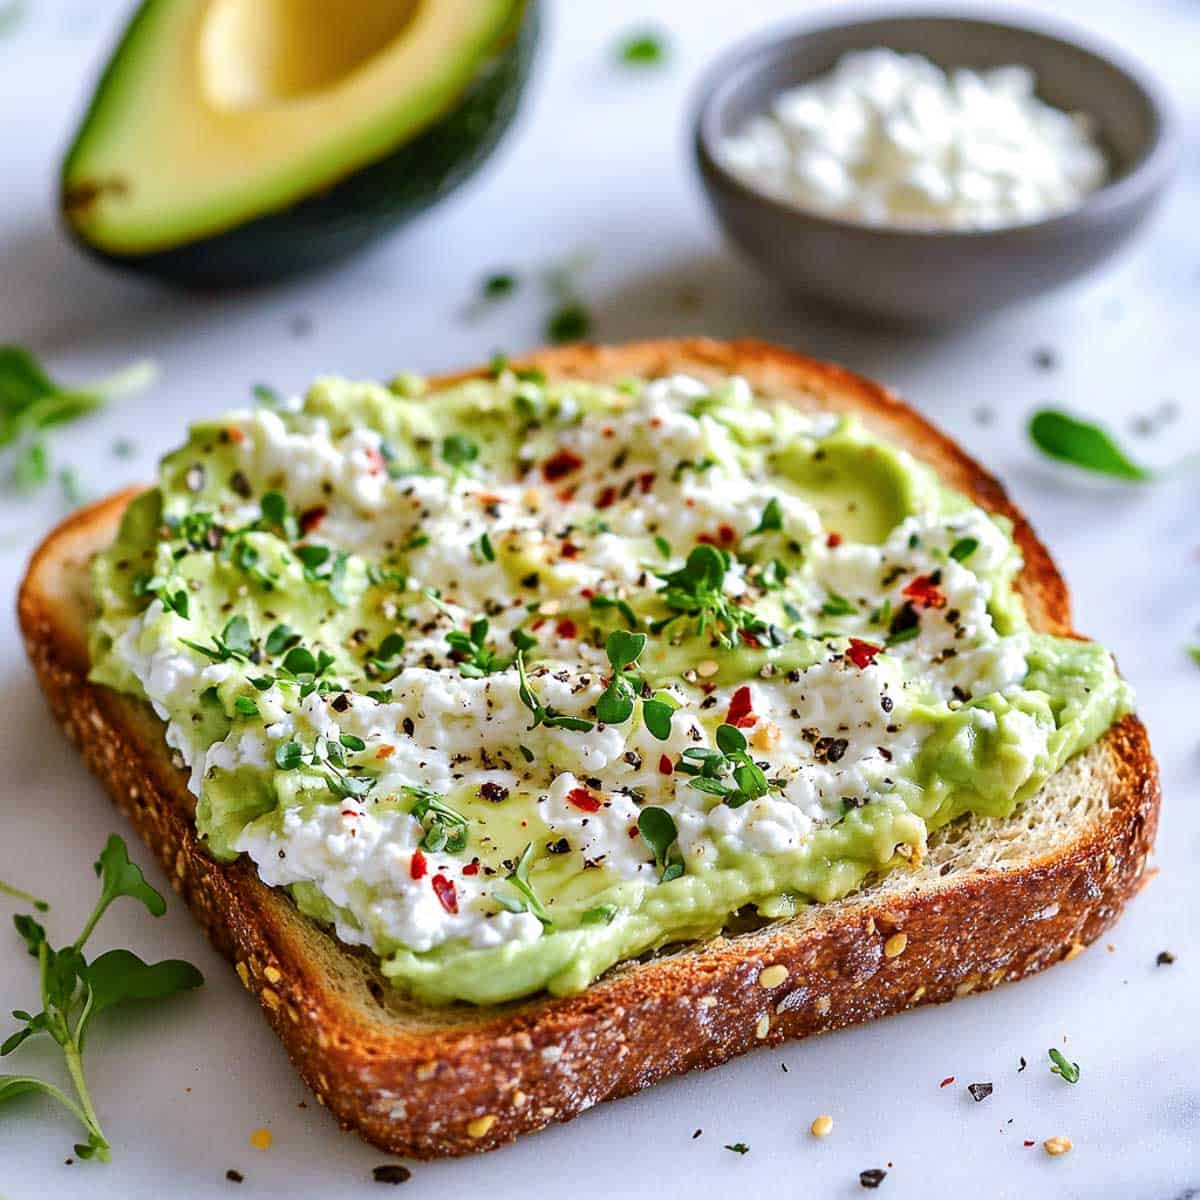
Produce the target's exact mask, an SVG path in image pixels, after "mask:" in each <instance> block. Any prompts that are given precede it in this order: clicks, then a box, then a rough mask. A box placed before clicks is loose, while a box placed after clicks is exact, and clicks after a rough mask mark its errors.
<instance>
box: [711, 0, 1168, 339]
mask: <svg viewBox="0 0 1200 1200" xmlns="http://www.w3.org/2000/svg"><path fill="white" fill-rule="evenodd" d="M874 46H886V47H889V48H890V49H893V50H897V51H901V52H916V53H919V54H923V55H925V56H926V57H927V58H930V59H932V60H933V61H934V62H936V63H938V64H939V65H941V66H945V67H954V66H965V67H974V68H986V67H993V66H1001V65H1004V64H1009V63H1021V64H1024V65H1026V66H1028V67H1030V68H1032V70H1033V71H1034V72H1035V74H1036V76H1037V80H1038V84H1037V90H1038V95H1039V96H1040V97H1041V98H1042V99H1043V100H1045V101H1046V102H1047V103H1049V104H1053V105H1055V106H1056V107H1058V108H1062V109H1066V110H1068V111H1074V110H1079V111H1083V112H1087V113H1090V114H1091V115H1092V116H1093V117H1094V118H1095V120H1096V122H1097V126H1098V131H1099V137H1100V141H1101V143H1102V145H1103V147H1104V150H1105V152H1106V153H1107V154H1108V156H1109V159H1110V161H1111V164H1112V176H1111V178H1110V180H1109V182H1108V183H1107V184H1105V186H1104V187H1102V188H1100V189H1099V190H1098V191H1096V192H1094V193H1092V195H1091V196H1089V197H1088V198H1087V199H1086V200H1085V201H1084V202H1083V204H1082V205H1081V206H1080V207H1079V208H1076V209H1072V210H1071V211H1070V212H1067V213H1064V214H1061V215H1058V216H1054V217H1050V218H1048V219H1046V220H1042V221H1037V222H1034V223H1031V224H1027V225H1020V226H1011V227H1007V228H1003V229H996V230H984V231H964V232H959V231H950V232H944V231H933V232H927V231H911V230H902V229H895V228H880V227H878V226H868V225H862V224H857V223H854V222H851V221H846V220H839V219H837V218H830V217H824V216H820V215H818V214H816V213H814V212H811V211H809V210H807V209H804V208H802V207H800V206H799V205H797V204H793V203H789V202H788V201H786V200H780V199H775V198H773V197H771V196H769V195H767V194H766V193H764V192H761V191H758V190H757V189H755V188H754V187H752V186H751V185H750V184H748V183H746V182H745V181H744V180H742V179H741V178H739V177H738V176H737V175H735V174H734V173H733V172H732V171H730V170H728V169H726V168H725V167H724V166H723V165H722V163H721V158H720V154H719V151H718V148H719V144H720V142H721V140H722V138H724V137H725V136H727V135H728V134H730V133H732V132H734V131H735V130H738V129H740V128H741V126H742V125H743V123H744V122H745V121H746V119H747V118H748V117H750V116H752V115H754V114H755V113H758V112H762V111H763V110H764V109H766V108H767V106H768V105H769V103H770V102H771V100H772V99H773V98H774V97H775V95H776V94H777V93H779V92H781V91H783V90H785V89H787V88H789V87H792V86H794V85H796V84H798V83H801V82H802V81H804V80H806V79H810V78H814V77H816V76H818V75H823V74H825V73H826V72H827V71H829V70H830V69H831V68H832V67H833V65H834V64H835V62H836V61H837V60H838V58H839V57H840V56H841V55H842V54H844V53H845V52H846V51H847V50H859V49H868V48H870V47H874ZM1174 142H1175V136H1174V121H1173V119H1172V117H1171V114H1170V109H1169V105H1168V104H1167V102H1166V100H1165V98H1164V96H1163V95H1162V93H1161V91H1160V89H1159V88H1158V87H1157V86H1156V84H1155V83H1154V82H1153V81H1152V80H1151V79H1149V78H1147V77H1146V75H1145V73H1144V72H1142V71H1140V70H1139V69H1138V68H1137V67H1135V66H1132V65H1131V64H1130V63H1128V62H1123V61H1118V59H1117V58H1116V57H1114V56H1113V55H1112V54H1111V53H1110V52H1109V51H1107V50H1105V51H1104V52H1103V53H1101V52H1099V51H1097V50H1094V49H1088V48H1086V47H1085V46H1083V45H1081V44H1077V43H1075V42H1071V41H1066V40H1064V39H1063V38H1062V37H1061V36H1054V35H1051V34H1048V33H1041V32H1037V31H1035V30H1032V29H1022V28H1018V27H1017V26H1013V25H1004V24H999V23H996V22H993V21H980V20H968V19H960V18H956V17H946V16H894V17H881V18H877V19H871V20H864V21H856V22H854V23H853V24H845V25H834V26H827V27H823V28H816V29H808V30H805V31H803V32H799V33H797V32H794V31H788V32H781V33H775V34H770V35H767V36H765V37H760V38H758V39H756V40H754V41H752V42H750V43H748V44H744V45H741V46H738V47H735V48H734V49H733V50H731V51H729V52H728V53H726V54H725V55H723V56H722V57H721V58H720V59H719V60H718V61H717V62H716V63H715V64H714V65H713V66H712V68H711V69H710V70H709V72H708V73H707V75H706V76H705V78H704V81H703V82H702V85H701V88H700V102H699V106H698V112H697V115H696V153H697V156H698V158H699V163H700V171H701V174H702V175H703V178H704V182H705V184H706V186H707V188H708V194H709V197H710V199H711V201H712V204H713V207H714V208H715V210H716V213H717V216H718V217H719V218H720V220H721V223H722V224H723V225H724V227H725V230H726V232H727V233H728V234H729V236H730V237H731V238H732V239H733V241H734V242H736V243H737V245H738V246H740V247H741V249H742V250H743V251H745V252H746V254H748V255H749V257H750V258H751V259H753V260H754V261H755V262H756V263H757V264H758V265H759V266H760V267H762V269H763V270H764V271H766V272H767V273H768V274H769V275H771V276H772V277H774V278H775V279H776V280H777V281H779V282H780V283H782V284H783V285H784V286H785V287H787V288H788V290H789V291H791V292H793V293H794V294H796V295H798V296H802V297H804V298H805V299H808V300H816V301H819V302H821V303H823V304H825V305H828V306H831V307H834V308H838V309H841V310H844V311H849V312H852V313H855V314H858V315H860V316H865V317H869V318H882V319H884V320H887V321H889V322H893V323H897V322H898V323H902V324H911V325H937V324H946V323H949V322H952V321H960V320H964V319H968V318H972V317H978V316H980V315H982V314H984V313H987V312H991V311H993V310H995V309H998V308H1001V307H1003V306H1004V305H1007V304H1011V303H1013V302H1014V301H1018V300H1023V299H1026V298H1029V297H1031V296H1036V295H1039V294H1041V293H1043V292H1046V291H1048V290H1050V289H1051V288H1055V287H1058V286H1059V285H1060V284H1063V283H1066V282H1067V281H1068V280H1070V279H1073V278H1075V277H1076V276H1078V275H1081V274H1083V272H1085V271H1088V270H1090V269H1091V268H1092V267H1094V266H1095V265H1096V264H1097V263H1099V262H1101V261H1102V260H1103V259H1105V258H1107V257H1108V256H1109V255H1110V254H1112V253H1113V252H1114V251H1115V250H1116V249H1117V248H1118V247H1119V246H1121V245H1122V244H1123V243H1124V242H1125V241H1126V240H1127V239H1128V238H1129V237H1130V235H1131V234H1132V233H1133V232H1134V231H1135V230H1136V229H1137V228H1138V226H1139V225H1141V224H1142V223H1143V221H1144V220H1145V219H1146V217H1147V216H1148V215H1149V213H1150V211H1151V209H1152V208H1153V207H1154V204H1155V202H1156V201H1157V199H1158V198H1159V196H1160V195H1161V193H1162V191H1163V188H1164V186H1165V184H1166V182H1167V179H1168V177H1169V175H1170V170H1171V166H1172V164H1173V160H1174V157H1175V156H1174Z"/></svg>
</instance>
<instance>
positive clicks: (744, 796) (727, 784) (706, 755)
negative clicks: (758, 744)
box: [676, 725, 771, 808]
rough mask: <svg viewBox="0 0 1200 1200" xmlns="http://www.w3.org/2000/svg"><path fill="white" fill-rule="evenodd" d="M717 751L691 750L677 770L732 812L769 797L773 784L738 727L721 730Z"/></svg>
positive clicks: (701, 748)
mask: <svg viewBox="0 0 1200 1200" xmlns="http://www.w3.org/2000/svg"><path fill="white" fill-rule="evenodd" d="M716 741H717V748H716V749H715V750H714V749H710V748H709V747H706V746H689V747H688V748H687V749H686V750H685V751H684V752H683V756H682V758H681V759H680V761H679V763H678V764H677V765H676V770H678V771H681V772H682V773H683V774H685V775H690V776H691V777H692V778H691V779H690V780H689V783H690V784H691V786H692V787H694V788H696V789H697V790H698V791H701V792H707V793H708V794H709V795H710V796H720V797H721V799H722V800H724V802H725V803H726V804H727V805H729V807H730V808H741V806H742V805H743V804H747V803H749V801H751V800H756V799H758V797H760V796H765V795H766V794H767V793H768V792H769V791H770V790H771V783H770V781H769V780H768V779H767V777H766V775H765V774H764V773H763V769H762V767H760V766H759V765H758V763H756V762H755V761H754V759H753V758H751V757H750V751H749V749H748V747H747V743H746V735H745V734H744V733H742V731H741V730H740V729H738V728H737V727H736V726H735V725H720V726H718V727H717V738H716Z"/></svg>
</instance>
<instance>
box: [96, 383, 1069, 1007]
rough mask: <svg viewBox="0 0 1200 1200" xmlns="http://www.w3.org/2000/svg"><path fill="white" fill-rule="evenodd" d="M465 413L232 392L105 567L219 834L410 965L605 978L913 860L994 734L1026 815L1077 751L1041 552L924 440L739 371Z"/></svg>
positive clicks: (457, 991) (107, 634) (417, 973)
mask: <svg viewBox="0 0 1200 1200" xmlns="http://www.w3.org/2000/svg"><path fill="white" fill-rule="evenodd" d="M441 404H442V405H443V409H444V410H446V411H450V412H456V413H459V414H460V417H461V426H452V428H455V429H456V430H457V431H456V432H453V433H447V432H446V431H445V428H438V427H435V426H432V425H430V423H429V422H430V420H431V417H430V413H431V411H432V406H430V405H427V404H425V403H424V402H418V401H414V400H411V399H407V398H403V399H399V398H396V397H393V396H389V395H388V394H387V393H386V392H383V391H382V390H381V389H373V388H368V387H364V388H358V389H354V388H351V387H350V386H349V385H341V384H336V383H326V384H321V385H318V387H317V388H315V389H314V390H313V392H312V393H310V395H309V397H308V399H307V401H306V402H305V404H304V405H303V407H302V408H300V409H299V410H298V411H293V412H284V413H277V412H272V411H254V412H238V413H233V414H230V415H229V416H228V417H226V418H224V419H223V420H222V421H220V422H218V423H217V424H216V425H215V426H206V427H203V429H201V430H199V431H197V433H196V434H194V435H193V441H192V443H190V444H189V446H188V447H186V448H185V449H184V450H183V451H180V452H179V453H178V454H177V455H175V456H172V458H171V459H169V460H168V461H167V463H166V464H165V466H164V479H165V480H167V481H168V484H166V485H164V497H165V499H164V501H163V509H162V513H161V515H158V514H155V513H153V512H152V513H150V516H151V517H152V521H147V522H146V525H147V531H143V532H139V531H137V530H133V529H131V530H127V531H126V533H125V534H124V535H123V541H121V542H118V545H117V546H116V547H114V549H113V551H111V552H110V553H109V554H108V555H107V556H106V557H105V558H104V559H103V560H102V561H101V565H100V567H99V568H98V580H99V583H98V586H99V587H100V589H101V591H102V592H103V593H104V594H105V595H106V596H108V597H109V602H108V603H107V604H106V612H105V614H104V615H103V616H102V618H101V621H100V622H99V624H98V626H97V633H96V637H97V639H98V640H97V644H96V658H97V660H98V662H99V663H100V664H101V665H100V667H99V668H98V669H99V673H100V674H99V677H100V678H102V679H105V681H108V682H113V683H115V684H116V685H117V686H124V687H132V688H136V690H138V691H140V692H141V694H143V695H144V696H145V697H146V698H147V699H148V700H149V701H150V702H151V703H152V705H153V706H154V708H155V711H156V712H157V713H158V714H159V716H160V717H162V718H163V719H164V720H165V721H166V722H167V740H168V742H169V744H170V745H171V746H172V747H173V748H175V749H176V750H177V751H178V752H179V754H180V755H181V757H182V759H183V760H184V761H185V762H186V763H187V764H188V765H189V766H190V767H191V776H190V787H191V789H192V791H193V792H194V793H195V794H196V796H197V798H198V806H197V822H198V824H199V826H200V829H201V832H202V833H203V834H204V835H205V836H206V837H208V838H209V840H210V844H211V845H212V847H213V850H214V852H215V853H218V854H226V855H232V854H238V853H242V854H246V855H248V856H249V857H250V858H251V859H252V860H253V862H254V863H255V864H256V866H257V869H258V871H259V874H260V875H261V877H262V878H263V880H264V881H265V882H266V883H268V884H270V885H272V886H278V887H288V888H290V889H292V892H293V895H294V896H295V897H296V899H297V901H298V902H299V903H300V905H301V906H302V907H303V908H305V909H306V911H310V912H313V913H315V914H316V915H318V916H320V917H321V918H322V919H324V920H327V921H328V922H330V923H331V924H332V926H333V928H334V930H335V932H336V934H337V936H338V937H339V938H341V939H342V940H343V941H345V942H348V943H351V944H363V945H367V946H369V947H371V948H373V949H374V950H375V951H376V952H378V953H379V954H381V955H383V956H385V957H387V956H391V957H390V958H389V962H388V964H386V966H385V969H387V970H390V971H392V972H394V973H395V974H397V975H398V976H399V977H400V978H402V979H404V980H405V981H407V982H408V983H409V984H410V986H413V987H414V988H416V989H418V990H421V989H425V991H426V992H427V993H428V994H430V995H433V996H435V997H438V998H449V997H450V996H455V995H464V996H468V997H470V998H479V999H492V998H497V997H499V996H502V995H508V994H520V992H521V990H530V989H534V988H536V987H538V986H546V985H550V986H558V987H574V986H582V984H583V983H586V982H587V979H588V978H590V977H591V975H593V974H595V973H596V971H597V970H600V969H603V967H604V966H606V965H608V964H609V963H610V962H611V961H615V960H616V959H617V958H619V957H621V956H622V955H624V954H628V953H637V952H638V951H639V950H640V949H643V948H645V947H646V946H647V945H652V944H654V943H656V942H657V941H660V940H662V939H664V938H666V937H669V936H671V935H672V934H677V933H678V931H686V930H690V929H696V928H699V927H704V926H705V925H706V924H708V925H711V924H713V923H715V924H717V925H719V924H720V922H721V920H722V919H723V918H724V916H725V915H727V914H728V913H729V912H732V911H734V910H736V909H738V908H740V907H742V906H743V905H745V904H747V903H750V904H758V905H759V906H760V907H761V908H762V909H763V911H765V912H770V913H773V914H774V913H778V912H783V911H787V906H788V905H789V904H793V903H794V902H795V897H796V896H797V895H805V894H808V895H814V896H826V895H834V894H841V893H842V892H844V891H845V890H848V889H849V888H850V887H852V886H854V884H855V883H856V882H857V881H858V880H859V879H861V878H862V876H863V875H864V874H865V873H866V872H867V871H868V870H879V869H886V868H887V866H888V865H889V864H894V862H895V861H901V860H903V859H905V858H909V859H911V858H912V857H913V856H919V854H920V848H921V844H922V843H923V839H924V836H925V832H926V830H927V826H929V825H932V824H936V823H938V822H939V821H941V820H944V819H949V817H950V816H952V815H953V811H956V810H953V808H952V805H951V799H950V792H949V791H947V789H946V788H945V787H943V786H941V785H940V784H937V786H933V785H931V783H930V781H929V779H928V774H929V771H930V770H931V769H933V770H934V771H935V772H936V771H937V770H939V769H942V768H941V767H938V766H934V767H933V768H931V766H930V764H931V763H935V764H941V763H943V762H944V761H946V760H945V756H946V755H949V756H950V759H949V762H950V763H951V767H947V768H945V769H946V770H947V771H948V772H949V773H951V774H953V772H954V771H955V770H957V769H958V768H957V766H954V764H958V763H959V762H960V761H962V762H964V763H965V764H966V765H965V766H964V767H963V770H964V772H966V774H967V776H968V777H974V776H972V775H971V772H975V775H977V776H980V777H982V774H981V772H983V773H985V772H984V767H985V766H986V765H987V764H977V765H972V763H973V759H972V757H971V756H972V755H974V754H976V753H978V750H977V747H979V746H985V745H988V746H990V745H992V744H994V745H995V746H997V747H999V746H1001V745H1002V746H1003V753H1002V755H1001V759H1002V762H1003V772H1004V774H1003V780H1002V785H997V788H998V791H999V794H1000V795H1001V796H1002V798H1003V797H1005V796H1007V795H1008V793H1009V792H1010V791H1013V792H1015V790H1017V789H1018V788H1020V787H1022V786H1025V785H1026V784H1027V783H1029V782H1030V781H1032V780H1035V779H1036V778H1037V777H1038V775H1039V772H1044V771H1045V769H1046V768H1047V766H1048V765H1052V761H1051V760H1052V755H1051V754H1050V753H1049V751H1048V749H1047V747H1048V744H1049V742H1048V739H1049V737H1050V735H1051V734H1052V733H1053V732H1054V723H1055V719H1054V716H1053V713H1052V712H1051V711H1050V709H1048V708H1047V707H1046V705H1045V703H1044V702H1043V701H1042V700H1040V699H1037V698H1036V697H1035V698H1034V699H1032V700H1031V699H1029V694H1028V693H1026V692H1025V691H1024V689H1023V686H1022V685H1023V681H1024V680H1025V678H1026V675H1027V674H1028V672H1029V670H1030V661H1031V660H1030V657H1029V656H1030V654H1031V653H1032V651H1031V645H1032V643H1031V635H1029V634H1028V633H1026V632H1025V631H1024V622H1023V618H1022V617H1021V614H1020V611H1019V606H1018V605H1016V604H1015V601H1014V600H1013V597H1012V593H1011V587H1010V580H1011V578H1012V575H1013V573H1014V571H1015V570H1016V569H1017V567H1018V565H1019V557H1018V555H1017V553H1016V551H1015V549H1014V546H1013V544H1012V542H1011V540H1010V538H1009V536H1008V534H1007V532H1006V531H1005V529H1004V528H1002V526H1001V525H999V524H997V523H996V522H995V521H994V520H993V519H992V518H990V517H989V516H988V515H987V514H985V513H984V512H982V511H981V510H979V509H977V508H974V507H972V506H970V505H968V504H966V503H965V502H963V501H961V500H959V499H958V498H956V497H953V496H950V495H949V494H947V493H945V492H943V491H942V490H941V489H940V488H939V487H938V485H937V484H936V482H935V481H934V479H933V477H932V476H931V475H930V474H929V473H928V472H927V471H925V470H924V468H922V467H920V466H919V465H918V464H917V463H915V462H914V461H913V460H912V459H911V458H910V457H909V456H908V455H907V454H905V453H904V452H903V451H900V450H897V449H894V448H890V447H884V446H882V444H880V443H878V442H876V441H874V440H872V439H871V438H869V437H868V436H867V435H866V434H864V433H863V432H862V431H861V430H858V429H857V428H856V427H855V426H853V424H851V423H847V422H845V421H844V420H842V419H840V418H838V417H836V416H831V415H828V414H817V415H813V414H806V413H802V412H800V411H799V410H796V409H793V408H790V407H778V408H774V409H770V408H767V407H764V406H760V405H758V404H757V403H756V402H755V400H754V397H753V396H752V395H751V394H750V390H749V388H748V387H747V385H746V384H745V381H743V380H738V379H735V380H729V381H724V382H722V383H720V384H718V385H713V384H710V383H706V382H702V381H700V380H697V379H692V378H689V377H674V378H669V379H664V380H658V381H654V382H651V383H633V384H630V385H627V386H623V387H621V388H608V389H595V388H592V389H589V388H586V387H580V388H578V389H571V388H560V389H553V388H551V387H547V386H545V385H543V384H542V383H541V382H540V381H536V380H529V379H520V378H518V377H516V376H514V375H513V374H512V373H509V372H505V373H504V374H503V375H502V376H501V377H500V378H499V379H497V380H496V381H494V382H490V383H487V384H468V385H464V387H463V388H462V389H460V391H459V392H455V393H450V394H448V395H447V396H446V397H444V398H442V399H441ZM497 411H499V412H500V413H501V414H502V415H503V416H504V420H505V422H507V424H508V425H510V426H516V427H517V428H518V430H519V432H517V433H516V434H515V435H513V434H512V432H511V430H508V431H506V433H505V434H504V436H503V437H502V436H501V435H500V433H498V432H496V431H493V435H494V436H493V435H489V434H488V426H487V420H488V419H489V418H490V417H492V416H494V415H495V414H496V412H497ZM514 412H515V414H520V415H521V416H522V417H523V421H518V420H517V419H516V417H515V416H513V415H512V414H513V413H514ZM476 429H478V431H479V433H478V436H477V437H474V436H472V435H470V434H468V433H467V432H465V430H476ZM506 439H507V440H506ZM175 480H179V481H182V486H178V485H175V486H172V485H171V481H175ZM132 520H133V518H132V516H131V521H132ZM127 524H129V522H127ZM181 596H183V597H185V599H183V600H181V599H180V597H181ZM996 753H997V754H999V753H1000V751H999V750H997V751H996ZM951 768H953V769H951ZM935 782H936V780H935ZM981 787H982V785H981ZM982 794H983V792H982V791H981V795H982ZM987 794H988V796H990V795H991V793H990V792H988V793H987ZM980 802H981V803H984V801H980ZM988 802H989V803H990V802H991V801H988ZM955 803H957V801H955ZM947 806H950V807H947ZM664 831H665V832H664ZM820 864H825V865H824V866H821V865H820ZM651 913H652V914H653V916H652V917H651V916H649V915H648V914H651ZM520 947H527V948H529V950H530V953H536V954H541V955H543V959H544V961H543V962H542V964H541V965H539V966H538V967H537V968H536V969H535V968H533V967H531V966H529V965H528V963H530V962H533V961H534V960H532V959H528V960H527V959H526V958H522V957H519V955H518V951H519V948H520ZM543 947H545V949H544V950H543V949H542V948H543ZM493 951H494V952H496V953H503V954H504V955H505V956H506V957H505V959H504V960H503V961H504V965H503V966H495V967H493V968H480V969H478V970H475V971H474V972H473V973H472V974H470V975H469V976H467V975H463V974H461V971H463V970H466V968H460V966H459V965H458V964H459V963H460V962H463V961H467V960H463V959H462V957H461V956H462V955H463V954H464V953H468V952H469V953H475V952H478V953H479V954H484V953H486V952H493ZM443 952H444V957H443V958H439V957H438V955H439V954H442V953H443ZM521 953H522V954H523V953H524V952H521ZM514 956H517V957H514ZM482 961H483V960H482V959H481V960H480V962H482ZM497 961H498V962H499V960H497ZM518 961H519V962H521V963H526V966H524V967H521V968H520V969H519V970H518V968H517V967H514V966H513V964H514V963H515V962H518ZM510 970H511V971H514V972H516V976H515V977H514V979H513V980H512V981H509V982H503V981H504V980H505V979H506V978H507V977H506V976H505V975H504V972H506V971H510ZM439 972H441V974H439ZM456 972H457V973H456ZM489 972H490V973H489ZM522 972H524V973H522ZM489 980H491V981H492V982H488V981H489ZM495 980H500V981H501V982H499V983H497V982H495ZM489 989H490V990H489ZM498 989H499V990H498Z"/></svg>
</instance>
